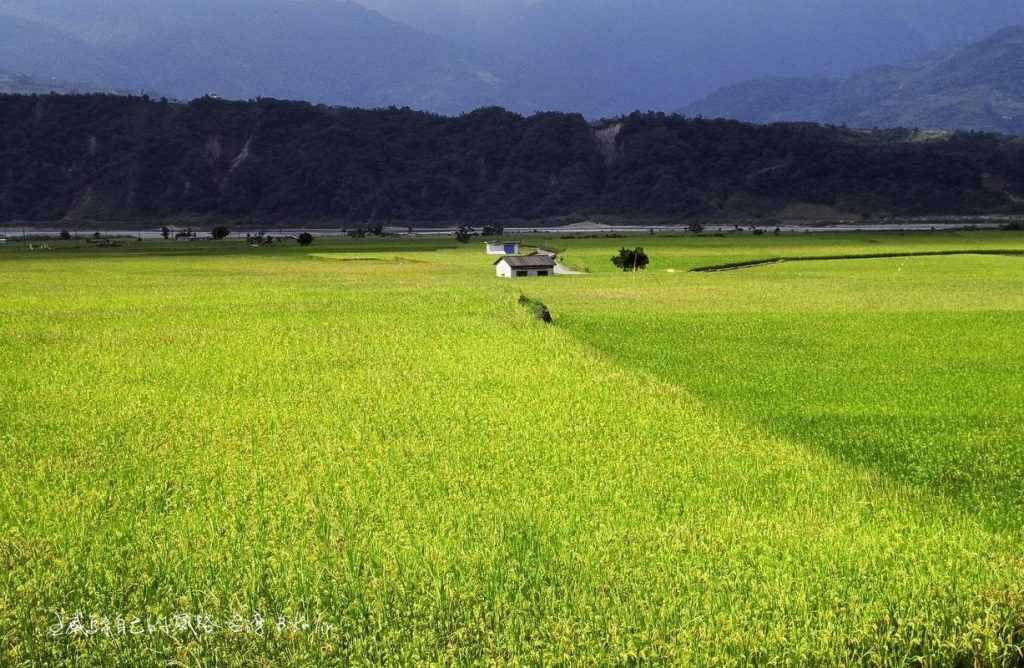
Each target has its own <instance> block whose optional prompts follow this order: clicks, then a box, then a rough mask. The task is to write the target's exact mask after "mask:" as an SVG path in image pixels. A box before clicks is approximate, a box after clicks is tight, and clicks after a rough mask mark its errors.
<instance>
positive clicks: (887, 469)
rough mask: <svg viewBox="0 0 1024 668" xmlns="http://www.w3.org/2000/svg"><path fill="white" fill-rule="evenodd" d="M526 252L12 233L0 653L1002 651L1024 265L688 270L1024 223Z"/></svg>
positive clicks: (243, 659)
mask: <svg viewBox="0 0 1024 668" xmlns="http://www.w3.org/2000/svg"><path fill="white" fill-rule="evenodd" d="M547 243H549V244H552V245H554V246H557V247H558V248H560V249H562V250H564V251H565V254H564V257H565V259H566V261H567V262H568V263H569V264H571V265H573V266H575V267H577V268H585V267H586V268H589V269H590V270H591V273H589V274H586V275H581V276H566V277H558V278H549V279H524V280H515V281H506V280H501V279H498V278H495V276H494V269H493V267H492V265H491V263H492V262H493V259H494V258H488V257H487V256H486V255H484V253H483V252H482V251H483V249H482V246H481V245H480V244H477V243H473V244H470V245H469V246H459V245H458V244H455V243H453V242H450V241H422V240H419V241H417V240H405V241H403V240H394V241H389V240H376V241H371V240H347V241H337V242H326V241H323V240H318V242H317V243H316V245H314V246H312V247H310V248H308V249H302V248H299V247H297V246H296V247H289V248H278V249H250V248H248V247H247V246H245V245H243V244H241V243H236V242H222V243H221V244H220V245H218V244H215V243H210V244H204V243H198V242H197V243H182V244H175V243H170V242H147V243H142V244H134V245H132V246H125V247H123V248H109V249H107V248H95V247H91V248H86V247H82V248H75V247H61V246H60V245H59V244H51V245H55V246H57V247H56V249H55V250H53V251H51V252H43V253H38V252H37V253H32V252H28V251H24V250H21V249H20V248H18V247H16V246H13V245H10V246H7V247H2V248H0V347H2V348H0V351H2V355H0V378H2V383H0V450H2V454H3V457H2V460H0V665H4V666H34V665H53V666H96V665H110V666H115V665H116V666H124V665H138V666H148V665H155V664H164V663H168V662H171V663H173V665H235V666H286V665H294V666H314V665H334V664H362V665H378V664H390V665H394V664H425V663H431V664H445V665H447V664H461V665H465V664H500V665H504V664H522V665H551V664H557V665H577V664H584V665H608V664H616V665H618V664H641V663H646V664H673V665H737V664H742V665H806V664H813V665H932V666H946V665H954V664H958V665H995V666H1000V665H1002V666H1013V665H1020V664H1021V662H1022V655H1021V648H1020V645H1021V644H1022V643H1024V547H1022V545H1024V527H1022V521H1024V492H1022V483H1021V481H1022V479H1024V471H1022V462H1024V437H1022V432H1024V429H1022V428H1024V345H1022V343H1024V340H1022V332H1024V257H1013V256H1001V255H953V256H941V257H939V256H931V257H905V258H883V259H861V260H834V261H815V262H793V263H784V264H777V265H770V266H763V267H759V268H753V269H746V270H741V271H729V272H721V273H708V274H698V273H690V272H689V271H688V270H689V269H691V268H694V267H698V266H702V265H707V264H717V263H728V262H736V261H742V260H752V259H758V258H765V257H775V256H801V255H802V256H822V255H845V254H869V253H870V254H877V253H885V252H906V253H909V252H924V251H936V250H983V249H987V250H1007V251H1013V250H1016V251H1022V250H1024V236H1022V235H1019V234H1014V233H1003V232H992V233H961V234H953V233H937V234H931V235H885V234H878V235H874V236H871V235H856V236H853V235H850V236H813V235H796V236H782V237H772V236H766V237H752V236H747V237H743V238H739V237H734V238H716V237H707V238H692V237H687V238H662V237H644V238H636V239H580V240H566V239H551V240H549V241H548V242H547ZM621 245H630V246H637V245H642V246H644V247H645V248H646V249H647V251H648V253H649V255H650V256H651V258H652V263H651V266H650V268H649V269H648V271H646V272H644V273H641V274H639V275H636V276H633V275H630V274H624V273H622V272H618V271H616V270H615V269H614V267H613V266H612V264H611V262H610V258H611V256H612V255H613V254H614V253H615V252H616V251H617V250H618V248H619V246H621ZM521 294H526V295H528V296H529V297H531V298H533V299H537V300H541V301H543V302H544V303H545V304H547V306H548V307H549V308H550V310H551V312H552V313H553V315H554V318H555V323H554V324H553V325H545V324H543V323H542V322H540V321H538V320H536V319H535V318H534V317H533V316H532V315H531V313H530V311H529V310H528V309H525V308H523V307H521V306H520V305H519V304H518V303H517V300H518V298H519V296H520V295H521ZM261 621H262V625H261Z"/></svg>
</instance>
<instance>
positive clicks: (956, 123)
mask: <svg viewBox="0 0 1024 668" xmlns="http://www.w3.org/2000/svg"><path fill="white" fill-rule="evenodd" d="M1022 73H1024V27H1019V28H1008V29H1005V30H1002V31H1000V32H998V33H997V34H995V35H994V36H992V37H989V38H987V39H984V40H982V41H980V42H976V43H973V44H970V45H968V46H966V47H963V48H958V49H952V50H948V51H945V52H942V53H938V54H935V55H934V56H932V57H930V58H926V59H921V60H919V61H915V62H912V63H908V64H905V65H902V66H898V67H895V66H890V67H875V68H871V69H868V70H864V71H862V72H858V73H856V74H854V75H852V76H849V77H842V78H768V79H758V80H754V81H749V82H746V83H742V84H738V85H735V86H729V87H726V88H723V89H722V90H719V91H718V92H716V93H714V94H712V95H710V96H709V97H707V98H706V99H704V100H702V101H700V102H697V103H695V104H692V105H689V106H687V107H685V108H684V109H683V112H684V113H686V114H688V115H701V116H708V117H726V118H736V119H739V120H746V121H753V122H759V123H769V122H776V121H814V122H819V123H833V124H837V125H849V126H853V127H868V128H870V127H897V126H898V127H911V128H913V127H917V128H924V129H947V130H953V129H968V130H984V131H990V132H1006V133H1014V134H1024V76H1022Z"/></svg>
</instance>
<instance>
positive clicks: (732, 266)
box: [690, 250, 1024, 273]
mask: <svg viewBox="0 0 1024 668" xmlns="http://www.w3.org/2000/svg"><path fill="white" fill-rule="evenodd" d="M944 255H1002V256H1014V257H1024V251H1022V250H951V251H920V252H916V253H867V254H863V255H856V254H854V255H807V256H804V257H771V258H765V259H761V260H748V261H746V262H729V263H726V264H714V265H710V266H707V267H696V268H694V269H691V270H690V271H691V272H695V273H713V272H716V271H735V270H737V269H752V268H754V267H761V266H764V265H767V264H781V263H783V262H823V261H826V260H879V259H886V258H899V257H937V256H944Z"/></svg>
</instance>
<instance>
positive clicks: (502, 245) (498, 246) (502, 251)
mask: <svg viewBox="0 0 1024 668" xmlns="http://www.w3.org/2000/svg"><path fill="white" fill-rule="evenodd" d="M487 254H488V255H519V242H518V241H488V242H487Z"/></svg>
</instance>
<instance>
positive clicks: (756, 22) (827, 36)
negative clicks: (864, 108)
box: [360, 0, 1024, 116]
mask: <svg viewBox="0 0 1024 668" xmlns="http://www.w3.org/2000/svg"><path fill="white" fill-rule="evenodd" d="M360 1H361V2H364V3H365V4H367V5H369V6H372V7H374V8H376V9H379V10H380V11H382V12H384V13H386V14H388V15H390V16H393V17H396V18H398V19H400V20H402V21H406V22H409V23H410V24H412V25H415V26H416V27H419V28H422V29H424V30H427V31H433V32H436V33H438V34H443V35H445V37H446V38H447V39H450V40H452V41H456V42H459V43H462V44H465V45H467V46H472V47H474V48H477V49H481V50H485V51H486V52H487V53H489V54H490V55H491V57H492V59H495V60H496V61H497V62H499V63H501V66H502V67H503V69H504V70H505V71H508V72H514V73H517V74H518V76H519V78H520V79H521V80H525V83H526V88H525V89H524V92H525V93H526V94H528V95H529V97H530V98H531V102H533V103H534V104H537V105H539V106H541V107H545V108H556V109H573V110H579V111H582V112H584V113H586V114H587V115H589V116H601V115H613V114H616V113H621V112H625V111H629V110H632V109H636V108H640V109H674V108H678V107H679V106H681V105H683V104H686V103H688V102H692V101H694V100H697V99H699V98H701V97H702V96H704V95H706V94H708V93H710V92H711V91H713V90H715V89H717V88H719V87H721V86H723V85H727V84H731V83H738V82H740V81H744V80H748V79H751V78H754V77H760V76H769V75H772V76H786V77H794V76H801V77H804V76H846V75H849V74H851V73H853V72H856V71H858V70H861V69H864V68H866V67H870V66H875V65H880V64H884V63H892V62H902V61H904V60H906V59H909V58H914V57H919V56H922V55H924V54H926V53H928V52H930V51H932V50H934V49H936V48H942V47H946V46H950V45H954V44H958V43H965V42H967V41H970V40H975V39H980V38H982V37H984V36H985V35H987V34H990V33H991V32H993V31H995V30H997V29H999V28H1002V27H1006V26H1009V25H1013V24H1016V23H1024V3H1020V2H1019V0H929V1H926V0H859V1H858V2H849V1H848V0H730V1H728V2H721V0H686V1H685V2H682V1H680V0H535V1H534V2H529V1H528V0H480V1H478V2H477V1H469V0H360Z"/></svg>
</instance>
